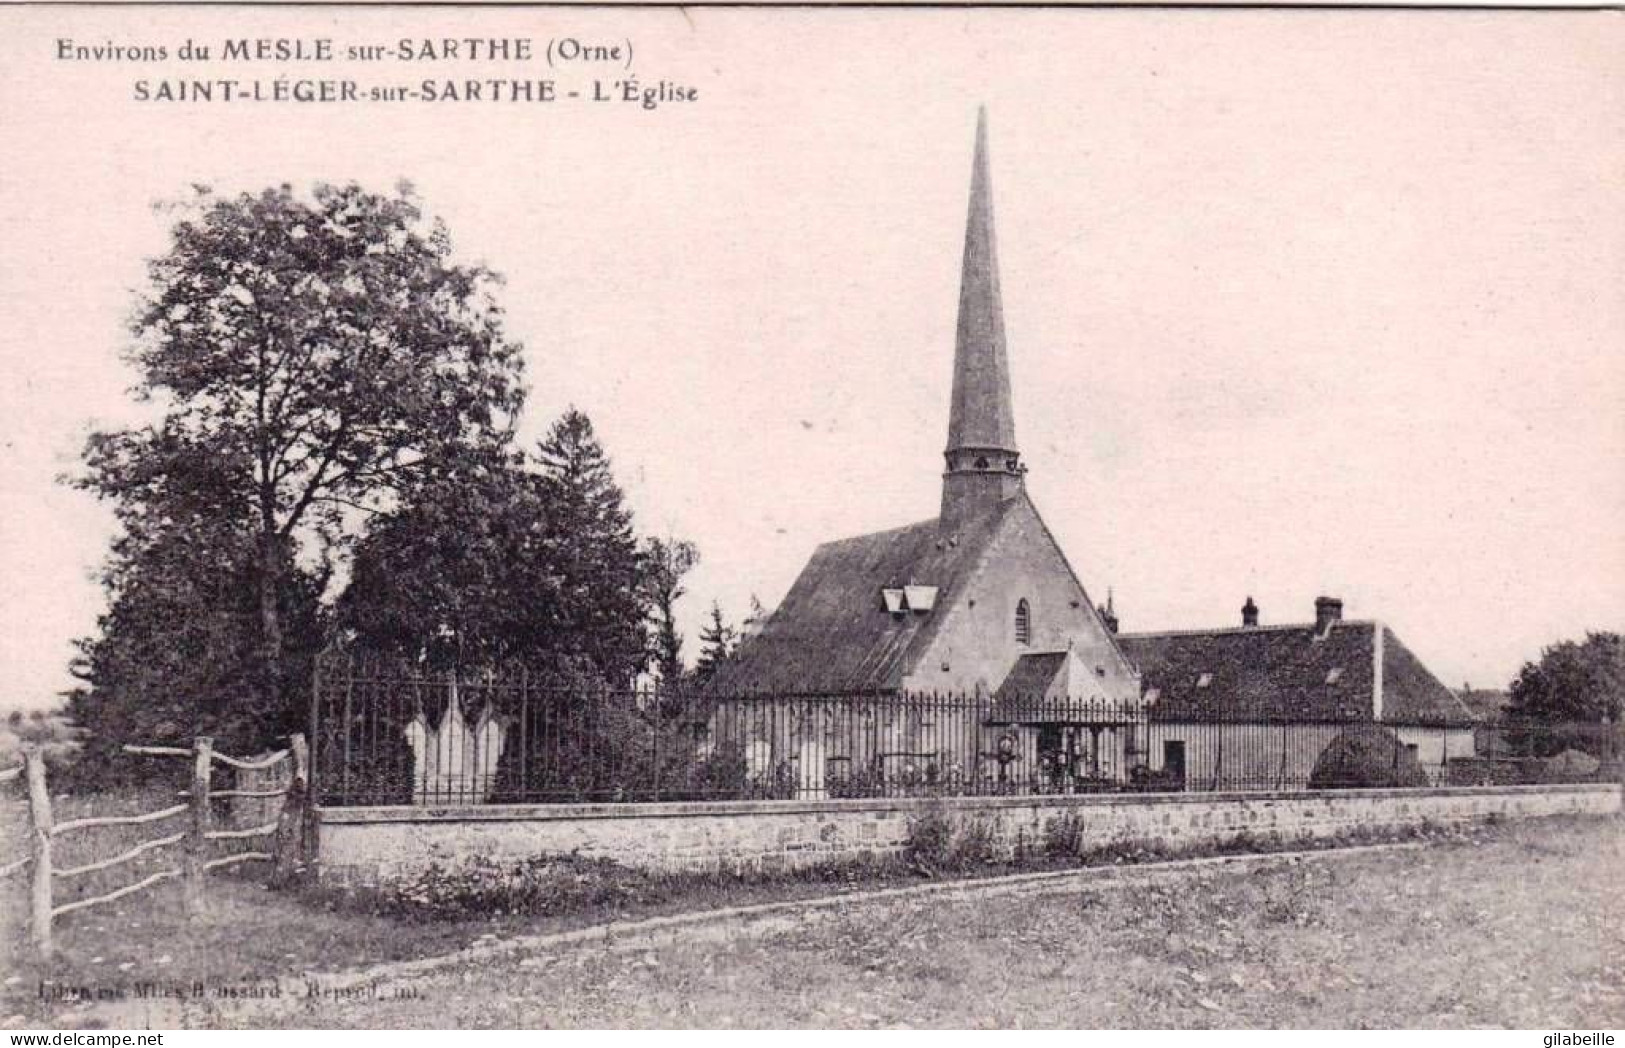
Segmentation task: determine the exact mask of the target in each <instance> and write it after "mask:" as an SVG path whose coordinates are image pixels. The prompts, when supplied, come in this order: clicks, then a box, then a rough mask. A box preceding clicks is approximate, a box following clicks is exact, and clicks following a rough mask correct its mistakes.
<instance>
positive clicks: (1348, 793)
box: [316, 782, 1625, 825]
mask: <svg viewBox="0 0 1625 1048" xmlns="http://www.w3.org/2000/svg"><path fill="white" fill-rule="evenodd" d="M1622 790H1625V787H1622V786H1621V785H1620V784H1619V783H1589V782H1588V783H1568V784H1553V785H1536V786H1431V787H1423V788H1408V789H1357V790H1267V791H1245V792H1230V793H1196V792H1186V793H1074V794H1051V793H1041V794H1012V795H996V796H973V797H859V798H848V799H841V800H758V801H662V802H659V803H639V804H574V803H571V804H467V805H457V806H448V807H421V806H414V805H405V804H402V805H376V806H367V807H320V808H318V809H317V810H316V817H317V819H318V820H319V821H321V822H323V823H327V824H331V825H358V824H376V823H397V822H518V821H563V820H583V819H661V818H694V817H696V816H705V817H717V816H748V815H817V814H824V813H828V814H837V813H843V812H865V811H893V812H895V811H910V810H922V809H926V808H930V807H941V808H944V809H946V810H948V811H988V810H998V809H1003V808H1026V807H1032V806H1033V805H1042V806H1044V807H1046V808H1066V807H1078V808H1089V807H1116V806H1119V805H1135V806H1145V805H1159V804H1171V805H1181V804H1212V803H1214V802H1215V801H1247V802H1259V801H1279V800H1297V801H1301V800H1329V801H1330V800H1345V801H1358V800H1363V799H1379V798H1407V797H1414V798H1425V797H1473V796H1518V795H1520V794H1547V795H1550V794H1554V793H1591V792H1612V793H1621V792H1622Z"/></svg>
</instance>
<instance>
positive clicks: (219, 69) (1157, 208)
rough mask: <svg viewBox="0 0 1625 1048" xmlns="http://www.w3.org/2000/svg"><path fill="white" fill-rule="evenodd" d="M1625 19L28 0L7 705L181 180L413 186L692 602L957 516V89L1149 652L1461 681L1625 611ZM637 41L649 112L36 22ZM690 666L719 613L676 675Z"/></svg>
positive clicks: (1015, 377) (1127, 606)
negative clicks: (74, 477) (1221, 638)
mask: <svg viewBox="0 0 1625 1048" xmlns="http://www.w3.org/2000/svg"><path fill="white" fill-rule="evenodd" d="M1622 26H1625V22H1622V20H1621V18H1620V17H1619V15H1618V14H1617V13H1610V12H1601V13H1598V12H1592V13H1578V12H1574V13H1529V12H1521V13H1520V12H1500V13H1491V12H1448V13H1447V12H1440V11H1411V12H1403V11H1399V12H1369V11H1368V12H1332V11H1315V12H1311V11H1291V10H1285V11H1237V10H1230V11H1207V12H1201V11H1166V10H1161V11H1158V10H1095V11H1071V12H1068V11H1059V10H1003V11H969V12H967V11H951V10H930V9H913V10H891V11H886V10H874V9H870V10H862V11H835V10H816V9H815V10H779V11H768V10H760V9H758V10H726V9H698V10H687V11H683V10H677V9H667V10H654V9H647V10H638V11H619V12H616V11H605V10H598V9H594V10H575V11H569V10H559V9H552V10H548V9H514V8H488V9H480V10H465V11H448V10H442V9H424V8H419V9H359V8H351V9H335V8H326V9H295V10H273V9H252V8H236V9H202V10H192V11H186V10H179V9H173V8H144V9H139V10H133V11H119V10H113V9H90V8H77V9H44V8H23V9H18V8H11V9H5V10H0V142H5V143H6V150H7V154H8V157H7V159H6V161H5V162H4V163H3V164H0V236H3V237H4V243H5V250H4V252H3V253H0V317H3V318H4V323H3V325H0V367H3V369H4V370H3V377H4V379H5V381H4V382H3V383H0V426H3V440H4V452H5V454H4V455H3V456H0V504H3V506H4V512H3V515H0V708H4V707H9V706H37V705H41V704H46V703H49V702H51V701H52V700H53V697H54V695H55V693H56V692H58V691H60V690H61V689H62V688H64V687H66V686H67V685H68V684H69V683H70V679H69V678H68V676H67V674H66V671H65V667H66V664H67V661H68V659H69V657H70V655H71V654H72V652H71V648H70V642H71V640H72V639H73V638H74V637H76V636H82V635H85V634H86V633H88V632H90V631H91V630H92V629H93V628H94V625H95V620H96V615H97V614H98V612H99V611H100V610H101V608H102V602H103V595H102V593H101V591H100V589H99V587H98V585H97V583H96V570H97V567H98V565H99V564H100V563H101V561H102V558H103V557H104V556H105V555H106V552H107V548H108V543H109V541H110V539H111V537H112V534H113V531H112V522H111V515H110V513H109V512H108V510H107V509H106V507H103V506H98V505H97V504H96V503H95V502H94V501H93V500H91V499H90V498H88V497H87V496H85V495H83V494H81V493H78V492H75V491H72V490H69V489H66V488H64V487H62V486H61V485H59V484H58V483H56V480H55V478H56V477H57V476H58V475H59V474H61V473H62V472H63V471H65V470H71V469H73V468H74V465H75V463H76V460H77V455H78V453H79V450H80V448H81V447H82V445H83V441H84V438H85V436H86V434H87V433H89V432H90V431H91V430H92V429H94V428H105V427H112V426H123V425H130V424H135V423H139V422H140V421H142V420H143V419H144V418H146V417H147V416H146V415H144V414H143V409H142V408H140V407H139V406H137V405H135V404H134V403H133V402H132V401H131V400H130V398H129V397H128V395H127V390H128V388H129V386H130V385H131V384H132V382H133V381H134V378H135V376H134V375H133V373H132V372H131V371H130V370H129V369H128V368H127V367H126V366H125V365H124V363H123V362H122V358H121V353H122V351H123V349H124V348H125V345H126V340H127V335H126V331H125V320H126V318H127V317H128V315H129V314H130V311H131V308H132V306H133V303H134V301H135V295H136V294H137V292H138V291H139V289H140V288H141V286H142V281H143V279H144V277H143V273H144V263H145V260H146V259H148V258H151V257H153V256H155V255H157V254H159V253H161V252H162V251H163V250H164V246H165V242H166V230H167V223H168V221H169V220H170V218H169V216H166V214H165V213H164V212H163V211H161V210H155V209H154V208H153V204H154V203H155V202H159V201H164V200H173V199H176V198H179V197H182V196H184V195H185V193H186V191H187V187H188V186H189V185H190V184H192V183H206V184H210V185H212V186H214V187H216V188H217V189H219V190H223V191H239V190H254V189H258V188H261V187H263V186H266V185H269V184H273V183H280V182H289V183H292V184H294V185H299V186H308V185H310V184H311V183H313V182H317V181H324V180H325V181H346V180H356V181H359V182H360V183H362V184H363V185H366V186H369V187H373V188H377V189H387V188H388V187H390V186H392V185H394V184H395V183H396V182H397V181H398V180H400V179H403V178H404V179H408V180H410V181H411V182H412V183H413V184H414V185H415V186H416V188H417V190H418V192H419V194H420V195H421V197H422V199H423V201H424V203H425V206H426V207H427V209H428V210H429V211H431V212H432V213H434V214H436V215H438V216H440V217H441V218H443V219H444V220H445V221H446V222H447V224H448V225H449V227H450V230H451V232H452V236H453V241H454V245H455V250H456V254H457V255H458V257H459V258H461V259H462V260H465V261H471V262H472V261H481V262H484V263H486V264H488V265H490V266H492V267H493V268H495V269H496V270H498V271H500V272H501V273H503V274H504V275H505V277H506V281H507V282H506V285H505V287H504V289H503V291H502V301H503V303H504V305H505V307H506V309H507V311H508V325H509V332H510V334H511V335H512V336H513V337H514V338H516V339H518V340H520V341H522V342H523V343H524V345H525V347H526V353H525V356H526V362H527V367H528V375H529V382H530V385H531V395H530V401H529V405H528V408H527V414H526V418H525V420H524V427H523V428H524V434H525V436H526V438H527V439H532V438H535V437H538V436H540V435H541V434H542V433H543V432H544V431H545V430H546V428H547V426H548V424H549V423H550V422H551V421H552V420H553V419H554V418H556V417H557V415H558V414H559V413H560V412H561V411H562V410H563V409H564V408H565V407H566V406H568V405H575V406H577V407H580V408H581V409H583V410H584V411H586V412H587V413H588V414H589V415H590V416H591V418H592V419H593V421H594V423H595V424H596V426H597V428H598V431H599V434H600V436H601V438H602V439H603V441H604V443H605V444H606V446H607V448H608V450H609V452H610V454H611V456H612V457H613V460H614V463H615V468H616V471H617V474H618V476H619V477H620V479H621V481H622V482H623V484H624V486H625V488H626V489H627V493H628V497H629V500H630V502H631V505H632V507H633V510H634V513H635V516H636V519H637V521H638V524H639V526H640V528H641V529H642V530H643V531H644V532H645V533H649V534H661V535H676V536H681V537H685V538H688V539H691V540H693V541H694V542H696V543H697V544H698V546H699V548H700V551H701V555H702V558H703V559H702V562H701V564H700V566H699V567H698V568H697V569H696V570H695V572H694V573H693V575H692V576H691V579H690V584H689V590H690V596H689V597H688V598H687V599H686V601H685V605H684V607H683V609H682V615H683V621H684V623H685V625H686V626H687V627H688V630H689V632H690V636H691V637H692V635H693V633H694V632H695V631H696V629H697V626H698V623H699V620H700V618H701V617H702V616H703V615H704V614H705V612H706V611H707V609H708V608H709V605H710V602H711V601H712V600H716V601H718V602H720V604H721V606H722V607H723V609H724V610H725V612H726V613H727V614H728V615H729V616H730V617H732V618H736V619H737V618H738V617H740V616H742V615H743V613H744V612H745V610H746V608H747V605H748V602H749V599H750V597H751V595H752V594H755V595H757V596H758V597H759V598H760V599H761V600H762V601H763V603H764V604H766V605H767V606H768V607H772V606H773V605H774V604H775V603H776V602H777V601H778V600H779V599H780V598H781V597H782V596H783V595H784V593H785V591H786V590H787V589H788V587H789V586H790V584H791V582H792V581H793V580H794V578H795V575H796V573H797V571H798V570H799V569H800V567H801V565H802V564H803V563H804V562H805V560H806V558H807V556H808V555H809V554H810V553H811V551H812V550H813V548H814V547H815V546H816V545H817V544H818V543H820V542H823V541H827V540H830V539H834V538H838V537H842V536H846V535H851V534H857V533H861V532H865V531H872V530H877V529H881V528H887V527H894V526H898V525H902V524H906V523H910V522H913V521H917V520H922V519H926V518H929V517H931V516H933V515H934V514H935V512H936V507H937V500H938V495H939V486H940V472H941V468H942V460H941V452H942V448H943V442H944V438H945V434H946V426H947V408H948V396H949V384H950V380H951V375H950V366H951V362H952V355H953V335H954V322H955V316H954V314H955V304H956V301H957V295H958V267H959V253H960V249H961V245H962V238H963V223H964V219H965V204H966V193H967V190H968V183H969V175H970V157H971V145H972V135H973V131H974V127H975V119H976V107H977V106H978V105H979V104H986V106H987V108H988V113H989V119H990V138H991V160H992V183H993V194H994V202H995V203H994V206H995V213H996V216H997V223H998V235H999V252H1000V263H1001V269H1002V282H1003V289H1004V303H1005V311H1006V316H1005V320H1006V328H1007V332H1008V338H1009V347H1010V361H1011V364H1010V366H1011V373H1012V386H1013V391H1014V398H1015V416H1016V434H1017V439H1018V442H1019V443H1020V445H1021V449H1022V453H1023V458H1024V461H1025V462H1026V463H1027V465H1028V466H1029V467H1030V469H1031V472H1030V473H1029V475H1028V485H1029V489H1030V491H1031V492H1032V494H1033V497H1034V500H1035V502H1036V503H1037V505H1038V506H1039V508H1040V510H1041V511H1042V512H1043V514H1044V516H1045V519H1046V520H1047V522H1048V523H1049V525H1050V527H1051V528H1052V530H1053V531H1054V532H1055V534H1056V536H1057V538H1058V539H1059V541H1060V542H1061V544H1062V546H1063V547H1064V548H1065V550H1066V551H1067V554H1068V556H1069V558H1070V559H1071V561H1072V563H1073V565H1074V566H1075V568H1076V569H1077V571H1078V572H1079V574H1080V575H1081V576H1082V578H1083V581H1084V584H1085V586H1086V587H1087V588H1088V589H1089V591H1090V593H1091V596H1093V597H1094V598H1095V599H1097V600H1102V599H1104V597H1105V595H1106V593H1107V591H1108V589H1109V590H1110V591H1111V593H1112V594H1113V598H1114V601H1115V604H1116V608H1117V611H1118V614H1119V616H1120V617H1121V619H1122V620H1123V624H1124V629H1126V630H1147V629H1173V628H1198V627H1204V626H1216V625H1232V624H1239V614H1240V612H1239V609H1240V607H1241V604H1242V602H1243V599H1244V598H1245V597H1247V596H1249V595H1251V596H1252V597H1254V599H1255V600H1256V601H1257V602H1258V604H1259V606H1260V607H1261V609H1262V620H1263V621H1264V622H1265V623H1279V622H1292V621H1304V620H1307V619H1310V618H1312V615H1313V601H1314V598H1315V597H1316V596H1317V595H1319V594H1330V595H1335V596H1339V597H1342V598H1343V600H1344V602H1345V614H1346V615H1347V616H1348V617H1351V618H1378V619H1381V620H1383V621H1384V622H1386V623H1388V624H1389V625H1390V626H1391V627H1393V628H1394V629H1395V630H1396V631H1397V632H1398V633H1399V635H1400V636H1401V637H1403V638H1404V639H1405V640H1406V642H1407V644H1409V646H1410V647H1411V648H1412V649H1413V650H1415V651H1416V652H1417V653H1418V654H1419V655H1420V656H1421V657H1422V659H1423V660H1424V661H1425V662H1427V663H1428V665H1429V666H1430V667H1431V668H1432V669H1433V670H1434V671H1435V672H1436V673H1437V674H1438V675H1439V676H1440V677H1441V678H1442V679H1443V680H1445V681H1446V682H1447V683H1449V684H1451V685H1460V684H1462V683H1464V682H1471V683H1472V684H1473V685H1474V686H1476V687H1491V686H1504V685H1505V684H1506V682H1507V681H1508V680H1509V679H1510V678H1511V676H1512V675H1513V674H1514V673H1515V672H1516V671H1517V669H1518V667H1519V665H1520V664H1521V663H1523V662H1524V661H1525V660H1528V659H1532V658H1535V657H1537V656H1538V654H1539V652H1540V649H1541V648H1542V646H1543V645H1546V644H1550V643H1552V642H1554V641H1557V640H1560V639H1563V638H1569V637H1578V636H1580V635H1582V634H1583V633H1584V632H1585V631H1587V630H1592V629H1614V630H1618V629H1620V628H1622V626H1625V468H1622V467H1625V410H1622V408H1625V356H1622V353H1621V350H1622V348H1625V282H1622V281H1621V279H1620V274H1622V273H1625V210H1622V209H1625V203H1622V197H1621V195H1620V192H1619V187H1620V185H1621V184H1625V30H1622ZM443 35H450V36H470V35H474V36H482V37H497V36H502V37H528V38H531V39H533V40H534V41H536V44H535V47H536V48H537V49H538V50H540V49H542V48H543V47H545V45H546V43H547V41H549V40H553V39H563V38H566V37H569V38H575V39H581V40H583V41H588V42H611V41H613V42H629V43H630V44H631V47H632V54H633V57H632V66H631V74H635V75H637V76H638V77H639V78H640V79H641V80H642V81H644V82H646V83H652V82H657V81H659V80H661V79H665V80H667V81H670V82H673V83H680V84H683V85H686V86H692V87H694V88H695V89H696V90H697V91H698V95H699V97H698V99H697V100H695V101H692V102H685V103H679V104H671V105H665V106H661V107H659V108H657V109H654V110H645V109H643V108H641V107H639V106H637V105H624V104H599V103H590V102H583V101H577V102H574V103H571V104H566V103H563V102H560V103H554V104H539V103H532V104H491V103H485V104H478V103H451V104H448V103H438V104H430V103H399V104H371V105H368V104H358V105H351V106H339V105H331V106H321V105H304V106H295V105H291V104H289V105H275V104H270V103H264V104H253V103H240V104H232V105H226V104H219V103H216V104H186V103H156V102H139V101H136V100H135V99H134V98H133V93H134V88H133V81H134V80H136V79H138V78H148V79H160V78H165V77H171V78H173V77H182V76H185V77H193V76H219V75H226V76H234V77H262V78H266V79H270V78H274V77H275V76H277V75H278V74H282V73H288V74H292V75H296V76H304V75H309V76H328V77H344V76H351V77H355V78H357V79H358V80H360V81H362V82H363V83H364V84H376V83H396V82H411V83H415V82H416V81H418V80H420V79H422V78H424V77H426V76H430V77H436V78H440V77H444V76H447V75H451V76H455V77H457V78H463V77H465V76H481V77H484V76H493V75H494V76H522V77H532V78H534V77H546V76H555V77H558V78H559V79H560V81H561V82H565V81H568V82H569V83H570V84H575V85H581V84H587V83H590V80H591V78H592V77H593V76H594V75H597V76H600V77H602V78H604V79H606V81H607V80H609V79H613V78H618V77H625V76H627V75H628V73H627V71H626V70H625V69H624V68H612V69H604V70H599V69H585V70H583V69H579V68H570V69H561V70H549V69H547V68H546V66H545V65H544V64H541V63H532V64H531V65H529V66H518V65H508V66H504V67H501V68H497V67H487V66H476V65H470V64H460V65H459V64H455V63H442V64H439V65H437V66H436V67H432V68H428V67H425V66H423V65H421V64H416V63H413V64H405V63H393V62H392V63H387V64H385V65H381V66H368V65H357V64H346V63H338V64H335V65H332V66H325V67H322V66H291V67H278V66H274V65H264V66H252V67H247V66H243V65H241V64H236V65H234V66H232V67H231V68H226V67H225V66H224V64H223V63H216V64H214V65H212V66H210V67H207V68H204V67H198V68H188V67H186V66H185V65H183V64H179V63H176V62H173V61H170V62H164V63H138V62H137V63H132V62H118V61H114V62H88V61H87V62H70V61H62V60H59V59H57V58H55V57H54V56H55V53H56V48H57V47H58V41H59V40H61V39H72V40H74V41H76V42H78V43H84V44H97V43H100V44H105V43H109V42H111V43H117V44H121V45H142V44H160V43H162V44H166V45H167V46H169V47H170V49H171V50H172V51H173V49H174V48H175V46H176V44H177V42H178V41H180V40H183V39H185V38H187V37H192V38H194V39H197V40H200V41H211V40H213V41H218V40H221V39H224V38H225V37H227V36H230V37H234V38H243V37H258V36H268V37H275V36H304V37H307V38H308V37H314V36H326V37H330V38H332V39H334V40H335V41H337V42H339V44H340V45H348V44H355V43H368V42H374V41H393V40H395V39H397V38H400V37H412V38H414V39H421V38H424V37H440V36H443ZM695 643H696V642H695V641H693V640H690V642H689V651H690V654H691V655H692V653H693V649H694V647H695Z"/></svg>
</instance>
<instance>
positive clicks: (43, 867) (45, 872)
mask: <svg viewBox="0 0 1625 1048" xmlns="http://www.w3.org/2000/svg"><path fill="white" fill-rule="evenodd" d="M23 762H24V764H25V765H26V767H27V775H28V812H29V815H30V817H31V820H32V822H33V824H34V834H33V838H34V863H33V866H34V870H33V874H34V884H33V887H34V891H33V935H34V946H35V948H37V949H38V950H39V952H40V954H41V955H42V956H47V957H48V956H50V954H51V949H52V942H51V826H52V822H51V794H50V792H49V791H48V790H47V789H46V785H45V755H44V754H43V753H41V752H40V751H39V749H38V747H35V746H29V747H28V748H27V749H25V750H24V751H23Z"/></svg>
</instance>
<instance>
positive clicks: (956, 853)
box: [903, 805, 1003, 873]
mask: <svg viewBox="0 0 1625 1048" xmlns="http://www.w3.org/2000/svg"><path fill="white" fill-rule="evenodd" d="M1002 852H1003V850H1002V848H1001V847H1000V844H999V835H998V831H997V830H996V829H995V828H994V826H993V823H992V822H991V821H989V820H987V819H983V818H974V819H971V820H969V821H966V822H963V823H956V821H955V820H954V818H953V817H952V816H950V815H949V814H948V813H947V811H946V810H944V809H943V808H941V807H939V806H936V805H933V806H931V807H930V808H927V809H926V810H925V811H924V812H922V813H921V814H919V815H916V816H914V817H913V818H911V819H909V821H908V837H907V838H906V839H905V840H904V843H903V856H904V858H905V859H907V860H908V862H909V864H910V865H912V866H914V867H916V868H917V869H920V870H923V871H925V872H926V873H935V872H937V871H939V870H952V871H957V870H966V869H971V868H974V867H978V866H987V865H990V864H992V863H995V862H998V861H999V860H1000V859H1001V858H1002V857H1003V854H1002Z"/></svg>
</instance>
